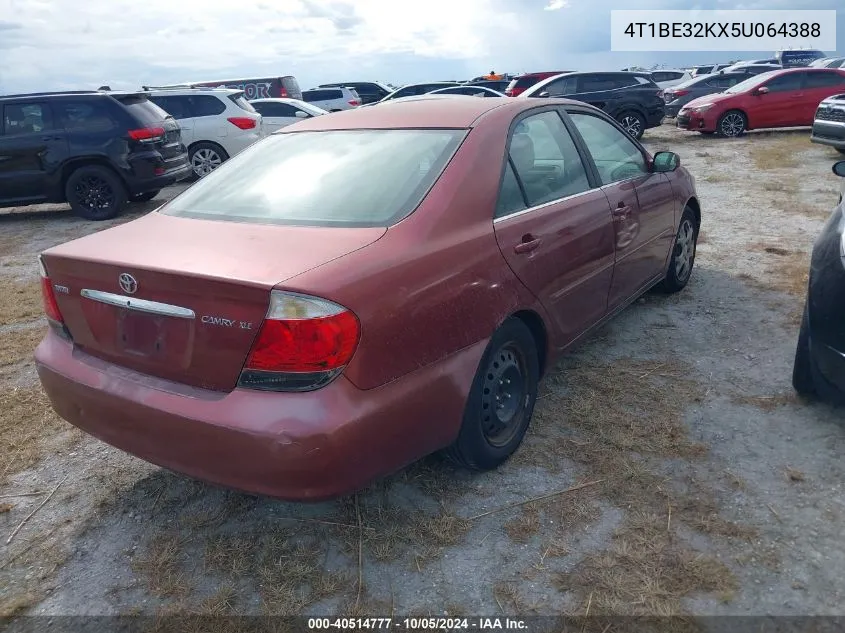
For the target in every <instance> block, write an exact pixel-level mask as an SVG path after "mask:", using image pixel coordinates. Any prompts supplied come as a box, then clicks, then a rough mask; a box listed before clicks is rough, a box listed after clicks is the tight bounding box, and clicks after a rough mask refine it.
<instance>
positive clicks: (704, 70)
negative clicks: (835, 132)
mask: <svg viewBox="0 0 845 633" xmlns="http://www.w3.org/2000/svg"><path fill="white" fill-rule="evenodd" d="M728 66H731V64H705V65H703V66H696V67H695V68H693V69H692V72H691V73H690V74H691V75H692V76H693V77H698V76H700V75H710V74H712V73H717V72H719V71H720V70H724V69H725V68H727V67H728Z"/></svg>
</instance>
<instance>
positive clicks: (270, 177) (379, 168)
mask: <svg viewBox="0 0 845 633" xmlns="http://www.w3.org/2000/svg"><path fill="white" fill-rule="evenodd" d="M678 165H679V159H678V157H677V156H676V155H675V154H672V153H670V152H661V153H658V154H656V155H655V156H650V155H649V154H648V153H647V152H646V151H645V150H644V149H643V148H642V146H640V145H639V144H638V143H637V142H636V141H634V140H633V139H631V137H630V136H629V135H628V134H626V133H625V132H624V131H623V130H622V128H620V127H619V124H618V123H616V122H615V121H614V120H613V119H611V118H609V117H608V116H607V115H605V114H604V113H603V112H601V111H600V110H597V109H595V108H593V107H591V106H589V105H586V104H583V103H578V102H574V101H568V100H555V99H548V100H546V99H544V100H535V99H507V98H504V97H499V98H490V99H475V98H469V97H455V98H451V99H433V98H427V97H425V96H421V97H418V98H416V99H409V100H407V101H403V102H395V103H391V104H387V105H385V106H383V107H380V108H363V109H359V110H350V111H346V112H339V113H336V114H333V115H332V116H330V117H328V116H327V117H314V118H312V119H307V120H304V121H302V122H300V123H298V124H296V125H292V126H289V127H286V128H283V130H281V132H280V133H276V134H273V135H272V136H270V137H268V138H266V139H264V140H263V141H260V142H259V143H257V144H255V145H254V146H252V147H251V148H249V149H247V150H245V151H244V152H243V153H242V154H239V155H238V156H237V157H235V158H233V159H232V160H230V161H228V162H226V163H225V164H224V165H223V166H222V167H221V168H220V169H218V170H215V171H214V172H213V173H212V174H210V175H209V176H207V177H206V178H204V179H202V180H201V181H199V182H198V183H197V184H195V185H193V186H192V187H190V188H189V189H187V190H186V191H184V192H183V193H182V194H180V195H179V196H177V197H176V198H174V199H173V200H171V201H170V202H169V203H167V204H165V205H164V206H163V207H161V208H160V209H158V210H157V211H154V212H152V213H150V214H148V215H146V216H144V217H142V218H140V219H138V220H135V221H133V222H129V223H127V224H124V225H122V226H118V227H115V228H112V229H109V230H106V231H102V232H99V233H95V234H93V235H89V236H87V237H83V238H81V239H77V240H74V241H72V242H68V243H66V244H63V245H60V246H56V247H54V248H51V249H49V250H47V251H45V252H44V253H43V254H42V255H41V259H40V261H41V265H42V277H43V279H42V288H43V292H44V304H45V309H46V313H47V317H48V319H49V322H50V323H51V325H52V327H51V328H50V330H49V333H48V334H47V336H46V338H45V339H44V341H43V342H42V343H41V344H40V345H39V346H38V349H37V350H36V352H35V357H36V362H37V368H38V374H39V376H40V378H41V382H42V384H43V386H44V389H45V391H46V392H47V395H48V396H49V398H50V400H51V402H52V404H53V406H54V407H55V410H56V411H57V412H58V413H59V415H61V416H62V417H63V418H65V419H66V420H68V421H69V422H71V423H72V424H74V425H76V426H78V427H79V428H81V429H83V430H85V431H87V432H88V433H90V434H92V435H94V436H96V437H98V438H100V439H102V440H103V441H105V442H108V443H109V444H112V445H114V446H116V447H119V448H121V449H123V450H125V451H128V452H129V453H132V454H134V455H137V456H139V457H141V458H143V459H145V460H148V461H150V462H153V463H155V464H158V465H161V466H164V467H167V468H171V469H173V470H176V471H180V472H183V473H186V474H188V475H191V476H194V477H197V478H200V479H203V480H207V481H210V482H216V483H219V484H223V485H225V486H229V487H232V488H237V489H241V490H246V491H250V492H254V493H259V494H266V495H271V496H276V497H280V498H286V499H322V498H328V497H333V496H336V495H339V494H343V493H347V492H350V491H353V490H356V489H359V488H361V487H362V486H365V485H366V484H367V483H368V482H370V481H372V480H373V479H375V478H377V477H379V476H382V475H385V474H388V473H390V472H393V471H396V470H397V469H400V468H402V467H403V466H405V465H407V464H409V463H411V462H413V461H415V460H417V459H419V458H421V457H423V456H424V455H427V454H429V453H432V452H434V451H437V450H439V449H444V448H446V449H447V453H448V454H449V455H450V456H451V457H452V458H453V459H454V460H455V461H457V462H458V463H460V464H463V465H465V466H467V467H470V468H474V469H490V468H494V467H496V466H497V465H499V464H500V463H502V462H503V461H504V460H505V459H507V458H508V457H509V456H510V455H511V454H512V453H513V452H514V451H515V450H516V449H517V447H518V446H519V445H520V443H521V441H522V438H523V436H524V434H525V432H526V429H527V428H528V424H529V421H530V419H531V415H532V411H533V409H534V403H535V400H536V397H537V386H538V381H539V380H540V377H541V376H542V374H543V373H544V372H545V371H547V370H548V369H550V368H551V367H553V366H554V362H555V359H556V358H557V357H558V355H559V354H560V353H561V352H562V351H564V350H565V349H566V348H568V347H570V346H571V345H572V344H573V343H575V342H576V341H578V340H579V339H581V338H582V337H583V336H584V335H585V334H586V333H587V332H588V331H589V330H591V329H592V328H594V327H595V326H597V325H598V324H600V323H602V322H603V321H605V320H606V319H608V318H609V317H611V316H612V315H613V314H615V313H616V312H618V311H619V310H620V309H622V308H623V307H625V306H626V305H627V304H629V303H630V302H631V301H632V300H634V299H635V298H636V297H638V296H639V295H641V294H642V293H643V292H645V291H646V290H648V289H649V288H652V287H653V286H656V285H659V286H660V287H661V288H662V289H664V290H665V291H670V292H671V291H678V290H680V289H681V288H683V287H684V286H685V285H686V283H687V281H688V279H689V278H690V273H691V271H692V266H693V262H694V258H695V245H696V238H697V235H698V227H699V223H700V211H699V202H698V199H697V196H696V193H695V187H694V182H693V179H692V177H691V176H690V175H689V174H688V173H687V172H686V170H684V169H683V168H680V167H679V166H678Z"/></svg>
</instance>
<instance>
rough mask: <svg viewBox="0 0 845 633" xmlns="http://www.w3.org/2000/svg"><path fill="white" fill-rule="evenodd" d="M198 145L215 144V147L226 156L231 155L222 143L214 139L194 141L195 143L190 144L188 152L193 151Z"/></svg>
mask: <svg viewBox="0 0 845 633" xmlns="http://www.w3.org/2000/svg"><path fill="white" fill-rule="evenodd" d="M197 145H214V147H216V148H217V149H219V150H220V151H221V152H223V153H224V154H225V155H226V156H228V155H229V152H227V151H226V150H225V149H224V148H223V146H222V145H221V144H220V143H215V142H214V141H194V142H193V143H191V144H190V145H188V152H191V151H192V150H193V149H194V148H195V147H196V146H197Z"/></svg>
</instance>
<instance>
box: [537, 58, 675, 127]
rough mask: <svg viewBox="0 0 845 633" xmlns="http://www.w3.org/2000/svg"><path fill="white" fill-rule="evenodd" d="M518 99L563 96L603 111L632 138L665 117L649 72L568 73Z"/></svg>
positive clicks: (542, 83) (553, 78)
mask: <svg viewBox="0 0 845 633" xmlns="http://www.w3.org/2000/svg"><path fill="white" fill-rule="evenodd" d="M521 96H522V97H565V98H567V99H575V100H577V101H584V102H586V103H589V104H590V105H594V106H596V107H598V108H601V109H602V110H604V111H605V112H607V113H608V114H609V115H610V116H612V117H613V118H614V119H616V120H617V121H619V123H621V124H622V127H624V128H625V130H626V131H627V132H628V133H629V134H630V135H631V136H633V137H634V138H636V139H639V138H641V137H642V135H643V132H645V130H646V129H648V128H652V127H657V126H658V125H660V124H661V122H662V121H663V117H664V116H665V114H666V111H665V107H666V106H665V103H664V101H663V91H662V90H661V89H660V87H659V86H658V85H657V84H656V83H654V81H652V79H651V76H650V73H637V72H630V71H621V72H605V73H601V72H598V73H589V72H582V73H568V74H566V75H564V76H562V77H560V76H559V77H550V78H549V79H544V80H543V81H541V82H540V83H538V84H535V85H533V86H531V87H530V88H529V89H528V90H526V91H525V92H524V93H522V95H521Z"/></svg>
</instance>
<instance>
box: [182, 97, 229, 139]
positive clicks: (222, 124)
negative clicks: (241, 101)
mask: <svg viewBox="0 0 845 633" xmlns="http://www.w3.org/2000/svg"><path fill="white" fill-rule="evenodd" d="M188 99H189V100H190V109H191V114H192V115H193V119H192V122H193V126H194V138H195V139H196V140H197V141H204V140H214V139H220V138H224V137H226V136H228V135H229V132H230V131H233V132H237V131H238V130H237V128H236V127H234V126H233V125H232V124H231V123H229V122H228V121H227V120H226V118H225V117H222V116H220V115H221V114H223V113H224V112H225V111H226V104H225V103H223V102H222V101H221V100H220V99H219V98H218V97H216V96H213V95H203V94H195V95H190V96H189V97H188Z"/></svg>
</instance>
